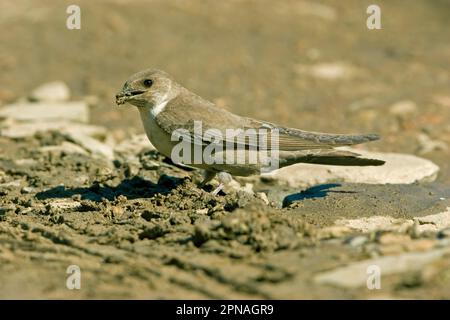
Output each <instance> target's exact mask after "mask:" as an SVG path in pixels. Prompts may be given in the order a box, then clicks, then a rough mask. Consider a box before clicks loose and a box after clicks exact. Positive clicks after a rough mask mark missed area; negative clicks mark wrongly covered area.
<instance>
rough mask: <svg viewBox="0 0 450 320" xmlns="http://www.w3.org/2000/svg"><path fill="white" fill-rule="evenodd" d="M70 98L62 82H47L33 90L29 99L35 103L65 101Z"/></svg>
mask: <svg viewBox="0 0 450 320" xmlns="http://www.w3.org/2000/svg"><path fill="white" fill-rule="evenodd" d="M69 98H70V89H69V87H67V85H66V84H65V83H64V82H62V81H54V82H48V83H45V84H43V85H40V86H39V87H37V88H36V89H34V90H33V91H32V92H31V94H30V99H31V100H35V101H45V102H52V101H67V100H69Z"/></svg>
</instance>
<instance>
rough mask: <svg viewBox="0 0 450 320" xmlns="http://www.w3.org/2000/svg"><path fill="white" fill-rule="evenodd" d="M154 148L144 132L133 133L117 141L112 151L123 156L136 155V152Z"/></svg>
mask: <svg viewBox="0 0 450 320" xmlns="http://www.w3.org/2000/svg"><path fill="white" fill-rule="evenodd" d="M152 150H155V147H154V146H153V145H152V144H151V143H150V141H149V140H148V138H147V136H146V135H145V134H139V135H134V136H132V137H131V138H130V139H127V140H124V141H122V142H121V143H119V144H118V145H117V146H116V147H115V148H114V152H115V153H117V154H118V155H119V156H122V157H124V158H129V157H136V156H137V155H138V154H140V153H142V152H146V151H152Z"/></svg>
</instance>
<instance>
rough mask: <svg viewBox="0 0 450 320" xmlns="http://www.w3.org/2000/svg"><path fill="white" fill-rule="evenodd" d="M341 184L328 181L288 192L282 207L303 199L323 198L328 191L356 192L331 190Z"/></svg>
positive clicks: (338, 191)
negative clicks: (294, 191)
mask: <svg viewBox="0 0 450 320" xmlns="http://www.w3.org/2000/svg"><path fill="white" fill-rule="evenodd" d="M341 186H342V185H341V184H338V183H328V184H321V185H318V186H314V187H311V188H308V189H306V190H303V191H301V192H298V193H294V194H290V195H288V196H286V197H285V198H284V199H283V208H285V207H287V206H289V205H291V204H292V203H294V202H297V201H303V200H306V199H315V198H324V197H326V196H327V194H328V193H330V192H334V193H356V191H344V190H331V189H333V188H336V187H341Z"/></svg>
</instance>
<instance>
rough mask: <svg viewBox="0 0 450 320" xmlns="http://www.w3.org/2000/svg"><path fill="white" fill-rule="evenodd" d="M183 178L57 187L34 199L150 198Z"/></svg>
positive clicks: (39, 194)
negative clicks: (156, 181)
mask: <svg viewBox="0 0 450 320" xmlns="http://www.w3.org/2000/svg"><path fill="white" fill-rule="evenodd" d="M183 181H184V179H183V178H176V177H171V176H167V175H162V176H161V177H160V178H159V180H158V183H153V182H151V181H148V180H145V179H143V178H141V177H133V178H131V179H125V180H123V181H122V182H121V183H120V184H118V185H117V186H113V187H111V186H107V185H104V184H100V183H98V182H94V183H93V184H92V185H91V186H89V187H78V188H66V187H65V186H57V187H54V188H51V189H48V190H45V191H41V192H38V193H37V194H36V198H37V199H39V200H44V199H52V198H70V197H72V196H74V195H80V197H81V199H83V200H92V201H95V202H100V201H102V200H103V199H107V200H110V201H111V200H114V199H115V198H116V197H118V196H119V195H124V196H126V197H127V198H128V199H138V198H151V197H153V196H154V195H155V194H158V193H160V194H167V193H170V191H171V190H172V189H174V188H176V187H177V186H178V185H180V184H182V183H183Z"/></svg>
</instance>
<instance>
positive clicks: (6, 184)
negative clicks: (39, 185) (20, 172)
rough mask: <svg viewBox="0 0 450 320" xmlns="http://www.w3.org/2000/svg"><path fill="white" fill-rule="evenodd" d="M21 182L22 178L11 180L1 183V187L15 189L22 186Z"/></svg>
mask: <svg viewBox="0 0 450 320" xmlns="http://www.w3.org/2000/svg"><path fill="white" fill-rule="evenodd" d="M21 184H22V181H21V180H13V181H10V182H4V183H1V184H0V188H1V189H6V190H14V189H17V188H20V186H21Z"/></svg>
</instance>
